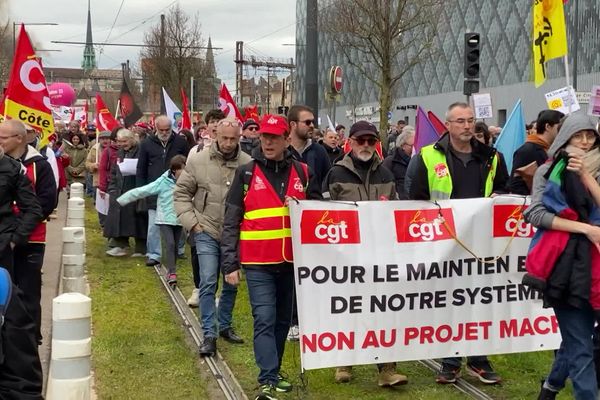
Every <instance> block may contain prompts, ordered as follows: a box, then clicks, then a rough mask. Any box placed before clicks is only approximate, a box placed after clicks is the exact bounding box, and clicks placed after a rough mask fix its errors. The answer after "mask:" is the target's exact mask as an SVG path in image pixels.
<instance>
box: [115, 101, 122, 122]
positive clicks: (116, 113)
mask: <svg viewBox="0 0 600 400" xmlns="http://www.w3.org/2000/svg"><path fill="white" fill-rule="evenodd" d="M120 109H121V99H119V100H117V110H116V111H115V119H117V118H118V117H117V116H118V115H119V110H120Z"/></svg>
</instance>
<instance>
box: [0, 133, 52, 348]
mask: <svg viewBox="0 0 600 400" xmlns="http://www.w3.org/2000/svg"><path fill="white" fill-rule="evenodd" d="M14 125H15V128H14V129H13V130H12V132H13V133H14V135H15V136H13V137H11V139H9V140H7V141H5V142H4V143H3V147H4V151H5V152H6V154H7V155H9V156H11V157H12V158H14V159H15V160H17V161H20V162H21V164H23V166H24V167H25V169H26V175H27V177H28V178H29V180H30V181H31V183H32V187H33V191H34V193H35V195H36V197H37V199H38V201H39V203H40V206H41V207H42V213H43V220H42V221H41V222H40V223H39V224H38V225H37V226H36V227H35V229H34V231H33V233H32V234H31V235H30V236H29V241H28V242H27V243H25V244H22V245H17V246H16V247H15V248H14V255H15V257H14V258H15V261H14V269H15V273H14V275H13V281H14V283H15V285H17V286H18V287H19V288H20V289H21V290H22V291H23V303H24V304H25V307H27V311H28V312H29V314H30V315H31V316H32V317H33V319H34V321H35V324H36V329H37V339H38V342H39V343H41V341H42V334H41V330H40V328H41V324H42V308H41V298H42V264H43V263H44V253H45V251H46V220H47V219H48V217H49V216H50V214H51V213H52V211H53V210H54V208H55V207H56V199H57V195H56V181H55V180H54V174H53V173H52V167H51V166H50V163H48V161H47V160H46V159H45V158H44V157H43V156H42V155H41V154H40V153H39V152H38V151H37V150H36V149H34V148H33V147H32V146H30V145H29V144H28V143H32V142H34V141H35V139H36V136H37V135H36V132H35V131H34V130H33V128H31V127H25V126H23V124H21V125H20V126H19V125H17V124H14Z"/></svg>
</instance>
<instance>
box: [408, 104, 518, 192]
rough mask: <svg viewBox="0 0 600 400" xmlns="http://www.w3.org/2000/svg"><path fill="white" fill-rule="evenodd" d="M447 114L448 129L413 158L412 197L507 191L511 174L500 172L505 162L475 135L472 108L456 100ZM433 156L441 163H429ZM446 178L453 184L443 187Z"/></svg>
mask: <svg viewBox="0 0 600 400" xmlns="http://www.w3.org/2000/svg"><path fill="white" fill-rule="evenodd" d="M446 114H447V116H446V127H447V128H448V132H446V133H445V134H444V135H442V137H441V138H440V139H439V140H438V141H437V142H436V143H434V144H432V145H429V146H425V147H423V148H422V149H421V152H420V153H419V154H417V155H416V156H414V157H413V158H412V159H411V160H410V164H409V166H408V172H409V173H411V174H412V176H411V177H410V178H411V184H410V190H409V198H410V199H412V200H442V199H469V198H474V197H487V196H490V195H491V194H492V193H504V192H505V191H506V184H507V181H506V177H507V176H508V174H507V173H498V172H497V169H498V168H501V163H500V161H499V158H498V156H497V154H496V150H495V149H494V148H492V147H489V146H486V145H485V144H483V143H481V142H479V141H477V139H475V138H474V137H473V135H474V126H475V119H474V117H473V110H472V109H471V107H470V106H469V105H468V104H466V103H453V104H451V105H450V107H449V109H448V112H447V113H446ZM429 155H432V157H430V159H431V160H432V161H434V160H435V159H436V158H439V159H440V161H441V162H434V163H433V164H434V165H428V164H427V163H426V162H425V158H427V157H428V156H429ZM413 163H414V164H415V165H413ZM434 169H435V171H434ZM429 172H431V173H429ZM430 177H435V179H433V178H432V179H430ZM446 178H448V179H449V182H450V187H445V188H440V183H441V184H442V186H443V185H444V181H445V180H446ZM432 189H433V190H432ZM440 189H441V190H440Z"/></svg>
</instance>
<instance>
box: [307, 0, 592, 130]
mask: <svg viewBox="0 0 600 400" xmlns="http://www.w3.org/2000/svg"><path fill="white" fill-rule="evenodd" d="M576 1H578V2H579V4H578V6H579V12H578V15H577V16H576V15H575V2H576ZM327 3H328V2H327V1H319V8H320V9H322V8H324V7H328V4H327ZM531 14H532V1H531V0H513V1H498V0H448V1H445V2H444V6H443V10H442V13H441V15H439V16H437V18H439V24H438V35H437V37H436V39H435V52H434V55H433V56H430V57H429V58H427V59H425V60H424V61H423V62H422V63H421V64H419V65H417V66H415V67H414V68H412V69H411V70H410V71H409V72H408V73H406V74H405V75H404V76H403V78H402V79H401V81H400V83H399V84H398V85H397V86H396V87H395V89H394V96H393V97H394V100H393V105H394V106H393V109H392V110H390V111H392V113H393V117H392V119H393V120H396V119H400V118H408V119H409V122H410V123H413V122H414V119H413V118H414V111H411V110H410V109H409V110H408V111H405V110H397V109H396V108H397V106H403V105H404V106H405V105H421V106H422V107H424V108H425V109H428V110H433V111H434V112H436V114H438V115H440V116H441V115H443V112H444V111H445V108H446V107H447V106H448V104H450V103H452V102H454V101H460V100H463V101H464V99H465V97H464V95H463V94H462V90H463V52H464V49H463V47H464V34H465V33H466V32H478V33H480V34H481V57H480V66H481V79H480V82H481V84H480V92H489V93H491V94H492V101H493V106H494V119H493V121H490V123H496V122H497V123H500V124H502V123H503V121H504V119H505V117H506V112H507V110H508V112H510V109H511V108H512V106H513V105H514V104H515V102H516V101H517V100H518V99H519V98H521V99H522V101H523V104H524V107H525V113H526V118H528V119H533V118H535V115H536V114H537V112H538V111H539V110H540V109H542V108H545V100H544V93H547V92H550V91H552V90H554V89H557V88H560V87H563V86H565V82H566V80H565V68H564V63H563V62H562V61H561V60H551V61H550V62H549V63H548V64H547V71H548V78H549V79H548V80H547V81H546V83H545V84H544V85H543V86H542V87H540V88H538V89H536V88H535V86H534V85H533V68H532V66H533V61H532V44H531V40H532V33H531V31H532V15H531ZM565 14H566V19H567V32H568V33H567V34H568V37H569V53H570V54H569V65H570V72H569V74H570V76H571V82H572V78H573V65H574V64H573V55H574V53H575V46H576V45H577V81H578V85H577V88H576V89H577V90H578V91H579V92H586V91H589V90H590V89H591V87H592V86H593V85H594V84H600V51H599V50H600V46H599V45H598V43H599V38H600V0H585V1H584V0H570V1H569V2H568V3H567V4H566V5H565ZM296 21H297V24H296V45H297V47H296V60H297V77H296V87H297V88H298V91H297V99H296V100H297V101H298V102H302V101H303V100H304V92H303V89H302V88H303V87H304V78H305V48H306V47H305V43H306V40H305V38H306V0H298V1H297V3H296ZM576 21H577V22H578V23H577V25H578V27H579V29H578V32H576V30H575V28H576ZM407 53H410V49H409V50H408V51H407ZM318 55H319V56H318V60H319V109H320V114H323V113H328V111H329V106H328V103H327V102H326V97H325V95H324V93H325V90H326V88H327V85H328V71H329V69H330V67H331V66H332V65H340V66H342V68H343V69H344V73H345V76H344V89H343V94H342V96H341V98H340V101H339V102H338V104H337V112H336V115H335V117H334V118H335V120H336V121H338V122H341V123H350V122H352V120H353V119H355V118H358V119H363V118H364V119H370V120H372V121H374V122H376V121H377V119H378V115H376V114H377V113H376V112H375V113H373V115H372V116H370V117H369V115H368V114H369V111H367V112H364V110H365V109H367V110H371V111H373V110H376V108H377V103H378V92H377V88H376V87H375V85H373V84H372V83H371V82H369V81H368V80H367V79H365V78H364V76H362V75H361V74H360V73H359V72H358V71H357V70H355V69H353V68H352V67H351V66H349V65H348V63H347V62H346V60H345V59H344V56H343V54H342V53H341V52H340V51H337V50H336V46H335V43H334V42H333V40H331V39H330V38H328V37H327V35H326V34H324V33H321V32H319V49H318ZM402 58H403V55H402V54H401V55H400V56H399V57H398V60H397V62H399V63H402V62H403V59H402ZM365 106H371V107H365ZM357 107H358V109H359V110H363V115H362V116H361V115H358V114H360V113H356V112H354V113H353V114H351V112H353V111H352V110H354V111H356V109H357ZM583 107H584V108H585V107H587V105H585V104H584V105H583ZM334 118H332V119H334Z"/></svg>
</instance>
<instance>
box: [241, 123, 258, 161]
mask: <svg viewBox="0 0 600 400" xmlns="http://www.w3.org/2000/svg"><path fill="white" fill-rule="evenodd" d="M258 128H259V127H258V123H257V122H256V121H255V120H253V119H252V118H248V119H247V120H246V122H244V127H243V129H242V137H241V138H240V147H241V148H242V151H243V152H244V153H246V154H248V155H252V150H254V149H255V148H256V146H258V144H259V141H258Z"/></svg>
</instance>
